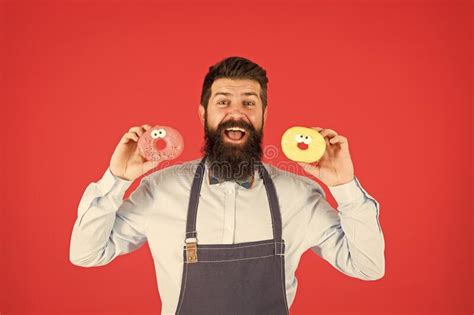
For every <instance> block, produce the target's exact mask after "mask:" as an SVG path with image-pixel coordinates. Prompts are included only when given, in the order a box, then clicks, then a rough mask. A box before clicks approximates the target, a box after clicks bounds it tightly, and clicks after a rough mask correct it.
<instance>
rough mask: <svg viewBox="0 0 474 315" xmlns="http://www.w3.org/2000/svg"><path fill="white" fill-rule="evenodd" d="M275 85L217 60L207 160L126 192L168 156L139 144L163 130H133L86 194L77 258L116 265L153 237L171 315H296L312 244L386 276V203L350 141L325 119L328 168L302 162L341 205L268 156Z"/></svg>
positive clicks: (207, 100)
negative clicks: (153, 155)
mask: <svg viewBox="0 0 474 315" xmlns="http://www.w3.org/2000/svg"><path fill="white" fill-rule="evenodd" d="M267 84H268V79H267V76H266V71H265V70H264V69H263V68H262V67H261V66H259V65H258V64H256V63H254V62H253V61H251V60H249V59H246V58H242V57H229V58H226V59H224V60H222V61H220V62H218V63H217V64H215V65H213V66H211V67H210V68H209V72H208V73H207V75H206V77H205V78H204V83H203V88H202V94H201V101H200V104H199V106H198V114H199V118H200V120H201V122H202V124H203V127H204V135H205V143H204V145H203V147H202V153H203V156H202V157H201V158H199V159H196V160H192V161H187V162H184V163H182V164H177V165H173V166H170V167H166V168H162V169H160V170H157V171H155V172H153V173H151V174H149V175H147V176H144V177H143V179H142V180H141V182H140V185H139V186H138V188H137V189H136V190H135V191H134V192H132V193H131V195H130V197H129V198H128V199H125V200H122V198H123V195H124V193H125V191H126V189H127V188H128V187H129V186H130V185H131V183H132V182H133V181H134V180H135V179H137V178H138V177H140V176H142V175H144V174H145V173H146V172H148V171H150V170H151V169H153V168H155V167H156V166H157V165H158V163H159V162H160V161H147V160H145V159H144V158H143V157H142V156H141V155H140V154H139V151H138V149H137V142H138V139H139V138H140V136H142V135H143V134H144V133H145V132H146V131H147V130H149V129H150V128H151V126H150V125H148V124H144V125H141V126H135V127H132V128H130V129H129V131H128V132H126V133H125V134H124V135H123V137H122V138H121V140H120V142H119V144H118V146H117V148H116V149H115V151H114V154H113V155H112V158H111V162H110V166H109V168H108V169H107V170H106V172H105V173H104V175H103V177H102V178H101V179H100V180H99V181H97V182H93V183H91V184H90V185H89V186H88V188H87V189H86V191H85V193H84V195H83V197H82V200H81V203H80V205H79V209H78V210H79V211H78V213H79V215H78V218H77V220H76V222H75V224H74V227H73V231H72V237H71V247H70V260H71V262H72V263H73V264H74V265H77V266H82V267H92V266H101V265H105V264H108V263H110V262H111V261H112V260H114V259H115V258H116V257H118V256H120V255H124V254H127V253H130V252H133V251H135V250H137V249H138V248H140V247H141V246H142V245H143V244H144V243H145V242H148V245H149V247H150V250H151V253H152V255H153V260H154V264H155V270H156V277H157V283H158V289H159V294H160V297H161V301H162V310H161V314H168V315H169V314H245V315H249V314H288V313H289V309H290V307H291V304H292V303H293V301H294V298H295V294H296V289H297V283H298V282H297V279H296V277H295V272H296V269H297V266H298V262H299V260H300V257H301V255H302V254H303V253H304V252H305V251H307V250H311V251H312V252H314V253H315V254H317V255H318V256H319V257H321V258H322V259H324V260H326V261H327V262H328V263H330V264H331V265H332V266H333V267H334V268H336V269H337V270H339V271H341V272H342V273H344V274H346V275H348V276H351V277H354V278H359V279H362V280H377V279H380V278H382V277H383V275H384V272H385V258H384V247H385V243H384V237H383V233H382V229H381V226H380V222H379V203H378V202H377V201H376V200H375V199H374V198H373V197H372V196H370V195H369V194H368V193H367V192H366V191H365V190H364V189H363V188H362V186H361V184H360V182H359V180H358V179H357V178H356V177H355V176H354V168H353V165H352V161H351V157H350V154H349V146H348V140H347V138H346V137H344V136H342V135H340V134H338V133H337V132H336V131H334V130H333V129H329V128H321V127H314V129H316V130H317V131H318V132H319V133H320V134H321V135H322V136H323V137H324V139H325V141H326V152H325V153H324V155H323V157H322V158H321V159H320V160H319V161H318V163H317V165H311V164H305V163H300V165H301V166H302V167H303V169H304V170H305V171H307V172H309V173H310V174H312V175H313V176H315V177H316V178H318V179H319V180H320V181H321V182H322V183H323V184H325V185H326V186H327V187H328V189H329V191H330V192H331V194H332V195H333V196H334V198H335V200H336V201H337V203H338V207H337V210H338V211H336V209H334V208H332V207H331V205H330V204H329V203H328V202H327V200H326V195H325V192H324V190H323V189H322V187H321V186H320V185H319V184H318V183H317V182H316V181H314V180H312V179H309V178H308V177H306V176H300V175H296V174H293V173H291V172H287V171H284V170H282V169H279V168H277V167H276V166H273V165H270V164H267V163H264V162H263V161H262V138H263V128H264V124H265V121H266V119H267V112H268V106H267ZM97 231H99V232H100V233H97ZM314 294H315V295H317V292H315V293H314Z"/></svg>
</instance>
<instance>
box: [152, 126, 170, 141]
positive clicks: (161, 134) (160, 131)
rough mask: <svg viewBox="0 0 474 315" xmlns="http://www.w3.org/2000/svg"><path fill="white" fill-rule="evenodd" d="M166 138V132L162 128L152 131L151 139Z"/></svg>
mask: <svg viewBox="0 0 474 315" xmlns="http://www.w3.org/2000/svg"><path fill="white" fill-rule="evenodd" d="M165 136H166V130H164V129H163V128H160V129H155V130H152V132H151V137H152V138H153V139H158V138H163V137H165Z"/></svg>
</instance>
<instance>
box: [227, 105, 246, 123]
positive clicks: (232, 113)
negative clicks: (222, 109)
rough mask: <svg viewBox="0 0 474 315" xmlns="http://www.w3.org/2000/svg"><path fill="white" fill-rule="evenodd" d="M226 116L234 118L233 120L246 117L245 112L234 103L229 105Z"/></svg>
mask: <svg viewBox="0 0 474 315" xmlns="http://www.w3.org/2000/svg"><path fill="white" fill-rule="evenodd" d="M227 116H228V118H234V119H235V120H239V119H245V118H246V116H245V114H244V113H243V111H242V110H241V107H240V106H239V105H236V104H234V105H232V106H230V107H229V110H228V112H227Z"/></svg>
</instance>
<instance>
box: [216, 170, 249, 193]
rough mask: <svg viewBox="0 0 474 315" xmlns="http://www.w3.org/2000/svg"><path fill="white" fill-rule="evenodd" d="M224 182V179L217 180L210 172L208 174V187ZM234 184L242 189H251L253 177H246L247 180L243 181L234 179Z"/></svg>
mask: <svg viewBox="0 0 474 315" xmlns="http://www.w3.org/2000/svg"><path fill="white" fill-rule="evenodd" d="M222 182H224V179H222V178H218V177H215V176H213V175H212V174H211V172H209V184H210V185H214V184H219V183H222ZM235 182H236V183H237V184H239V185H240V186H242V187H244V188H247V189H249V188H251V187H252V185H253V182H254V176H253V175H252V176H248V177H247V178H245V179H235Z"/></svg>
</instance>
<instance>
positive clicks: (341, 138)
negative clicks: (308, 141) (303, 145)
mask: <svg viewBox="0 0 474 315" xmlns="http://www.w3.org/2000/svg"><path fill="white" fill-rule="evenodd" d="M329 143H331V144H335V143H339V144H344V143H347V138H346V137H344V136H341V135H337V136H334V137H332V138H331V139H330V140H329Z"/></svg>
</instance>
